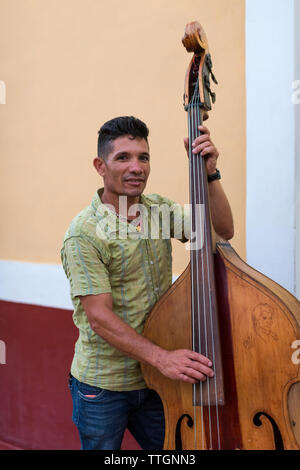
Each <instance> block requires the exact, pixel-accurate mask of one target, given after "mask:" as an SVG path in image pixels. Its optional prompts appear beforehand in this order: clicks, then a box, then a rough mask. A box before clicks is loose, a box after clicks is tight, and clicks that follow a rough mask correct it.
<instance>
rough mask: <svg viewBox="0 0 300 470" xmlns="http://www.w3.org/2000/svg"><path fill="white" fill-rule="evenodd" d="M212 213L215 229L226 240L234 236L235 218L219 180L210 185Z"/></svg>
mask: <svg viewBox="0 0 300 470" xmlns="http://www.w3.org/2000/svg"><path fill="white" fill-rule="evenodd" d="M208 190H209V201H210V212H211V218H212V223H213V226H214V229H215V231H216V233H217V234H218V235H220V236H221V237H222V238H224V239H225V240H230V238H232V237H233V234H234V226H233V217H232V212H231V209H230V205H229V202H228V199H227V197H226V194H225V192H224V190H223V188H222V185H221V182H220V181H219V180H216V181H212V182H211V183H209V185H208Z"/></svg>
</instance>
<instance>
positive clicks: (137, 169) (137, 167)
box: [129, 160, 143, 175]
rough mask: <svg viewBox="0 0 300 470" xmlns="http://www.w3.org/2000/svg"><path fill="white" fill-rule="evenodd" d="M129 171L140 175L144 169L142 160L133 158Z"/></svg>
mask: <svg viewBox="0 0 300 470" xmlns="http://www.w3.org/2000/svg"><path fill="white" fill-rule="evenodd" d="M129 171H130V173H136V174H139V175H140V174H141V173H143V169H142V166H141V164H140V162H139V161H137V160H132V161H131V162H130V165H129Z"/></svg>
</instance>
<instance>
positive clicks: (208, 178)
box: [207, 168, 221, 183]
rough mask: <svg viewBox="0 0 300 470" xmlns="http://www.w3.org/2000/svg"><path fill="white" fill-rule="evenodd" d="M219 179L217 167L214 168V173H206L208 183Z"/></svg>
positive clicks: (219, 174)
mask: <svg viewBox="0 0 300 470" xmlns="http://www.w3.org/2000/svg"><path fill="white" fill-rule="evenodd" d="M220 179H221V173H220V171H219V170H218V169H217V168H216V171H215V173H213V174H212V175H207V181H208V182H209V183H211V182H212V181H215V180H220Z"/></svg>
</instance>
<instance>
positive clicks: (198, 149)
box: [184, 126, 219, 175]
mask: <svg viewBox="0 0 300 470" xmlns="http://www.w3.org/2000/svg"><path fill="white" fill-rule="evenodd" d="M199 130H200V132H201V135H200V136H199V137H197V138H196V139H195V140H194V142H193V143H192V147H193V150H192V152H193V153H194V154H198V153H199V154H200V155H201V157H205V160H206V169H207V174H208V175H212V174H213V173H215V172H216V167H217V159H218V156H219V152H218V149H217V148H216V146H215V145H214V143H213V142H212V140H211V138H210V131H209V129H208V128H207V127H205V126H199ZM184 146H185V149H186V151H187V154H188V152H189V139H188V137H187V138H185V139H184Z"/></svg>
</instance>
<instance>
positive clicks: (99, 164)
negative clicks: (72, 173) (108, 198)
mask: <svg viewBox="0 0 300 470" xmlns="http://www.w3.org/2000/svg"><path fill="white" fill-rule="evenodd" d="M93 164H94V167H95V168H96V171H97V173H99V175H100V176H102V177H103V176H104V175H105V161H104V160H103V158H100V157H96V158H94V160H93Z"/></svg>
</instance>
